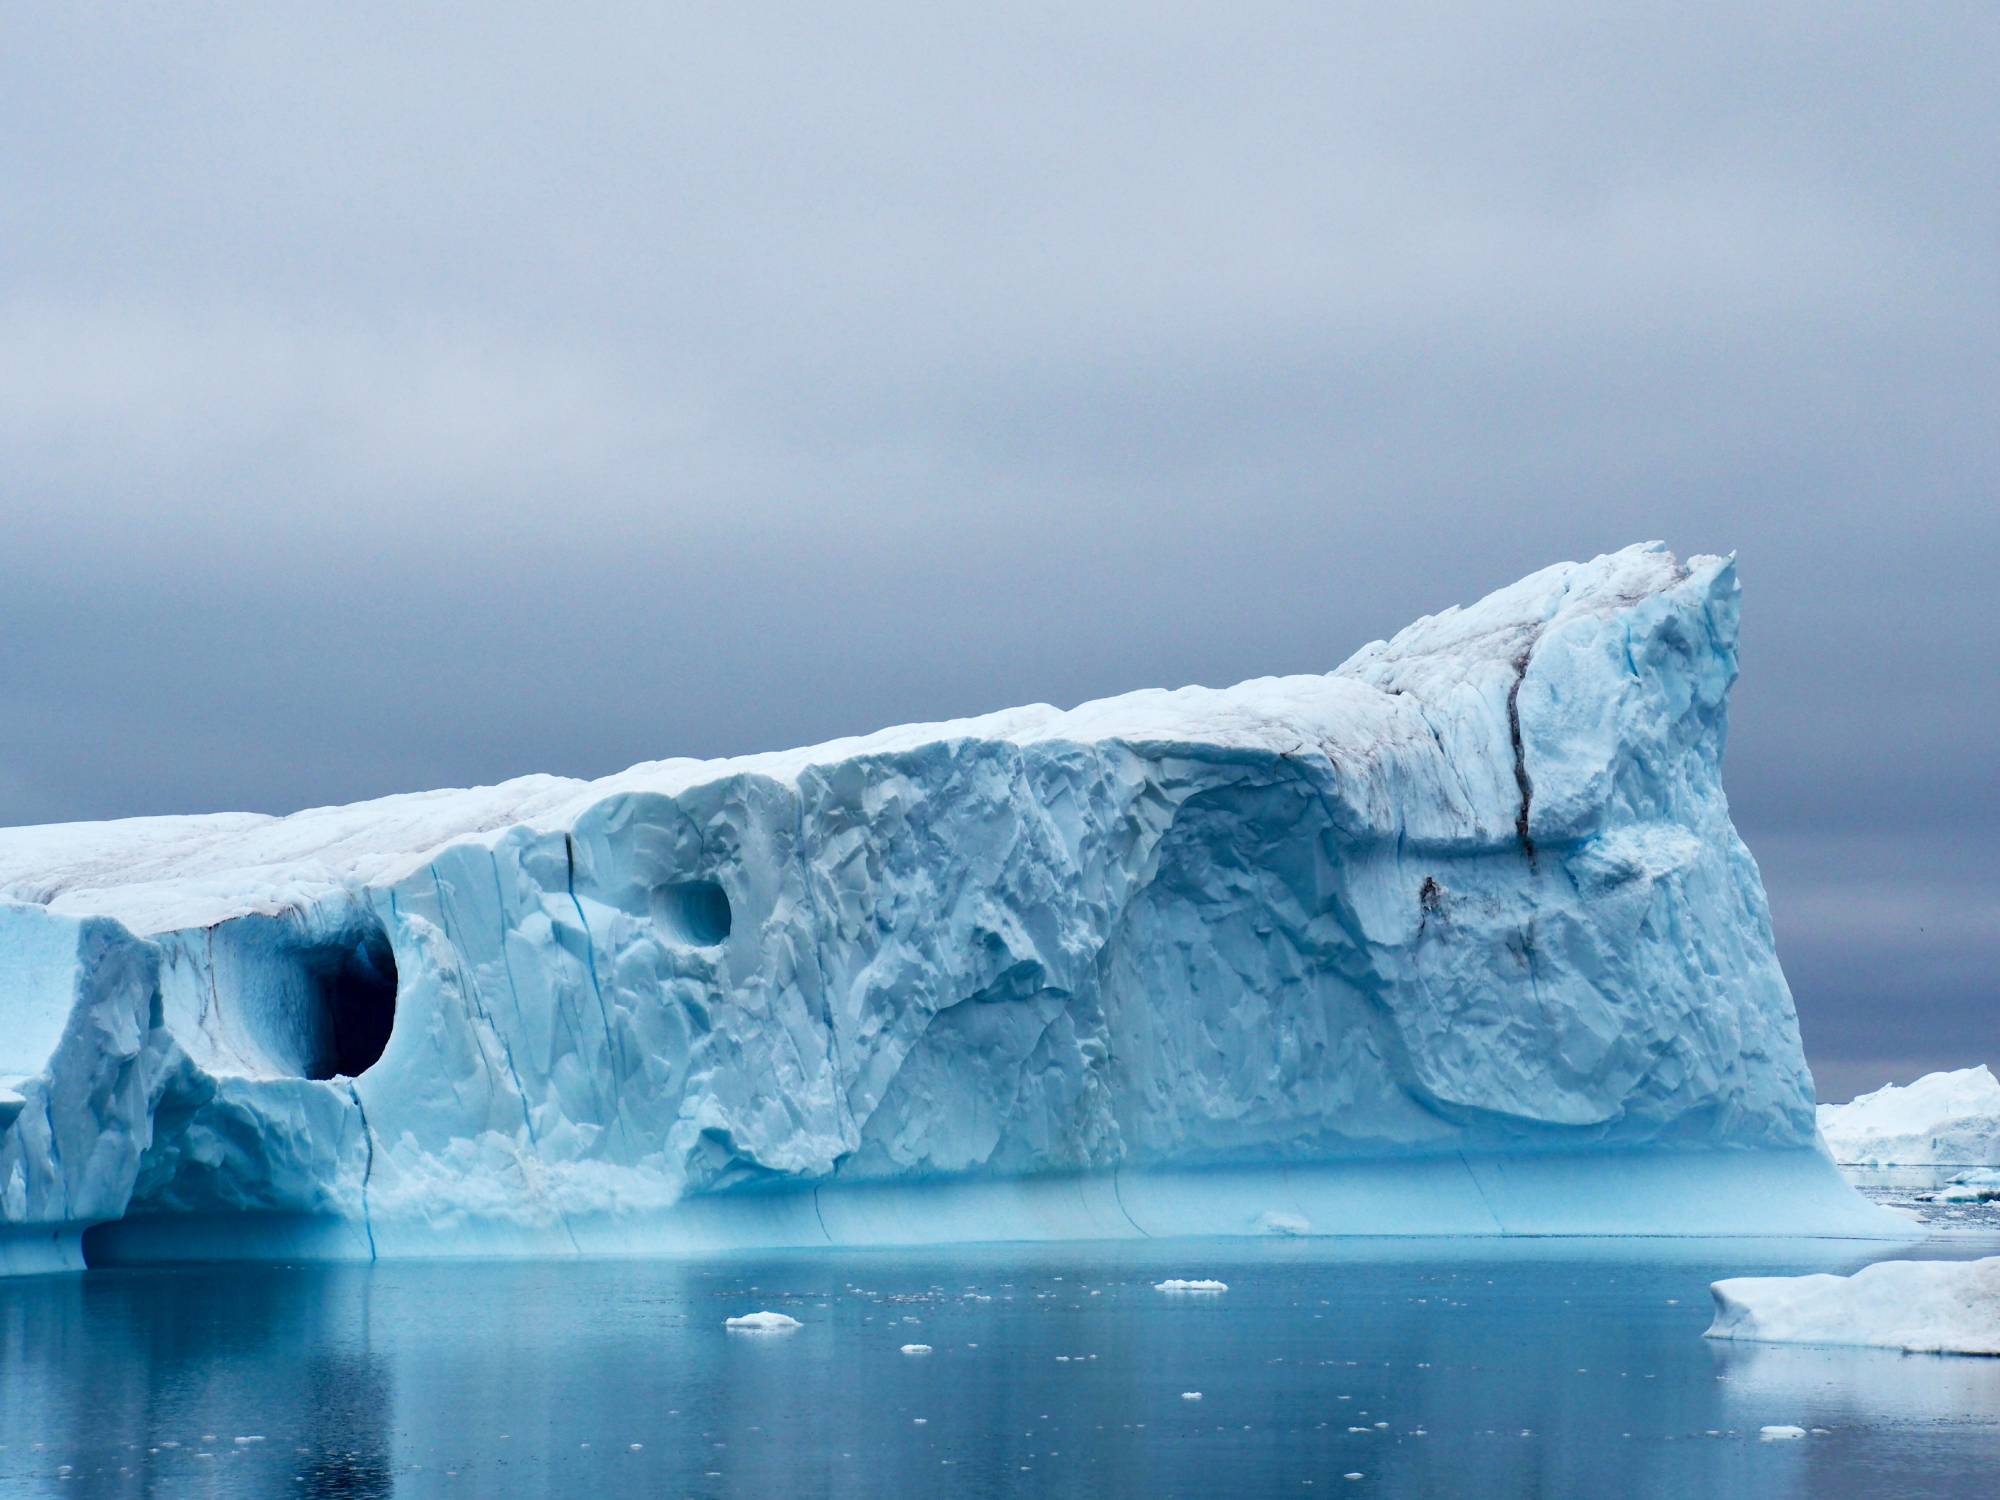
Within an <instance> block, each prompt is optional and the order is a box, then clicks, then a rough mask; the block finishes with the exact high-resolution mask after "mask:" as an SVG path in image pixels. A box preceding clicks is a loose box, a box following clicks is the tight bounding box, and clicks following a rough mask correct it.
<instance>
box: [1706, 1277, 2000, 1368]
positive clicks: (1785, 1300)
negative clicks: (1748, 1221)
mask: <svg viewBox="0 0 2000 1500" xmlns="http://www.w3.org/2000/svg"><path fill="white" fill-rule="evenodd" d="M1709 1290H1710V1291H1711V1292H1713V1293H1714V1294H1715V1321H1714V1322H1713V1323H1711V1324H1710V1325H1709V1327H1708V1337H1709V1338H1712V1339H1750V1340H1756V1341H1758V1342H1762V1343H1772V1344H1846V1345H1860V1346H1865V1347H1870V1348H1882V1349H1903V1350H1906V1351H1908V1352H1909V1353H1912V1354H2000V1256H1989V1257H1987V1258H1986V1259H1984V1260H1957V1261H1952V1260H1885V1261H1881V1262H1879V1263H1878V1264H1876V1265H1872V1266H1864V1267H1863V1268H1862V1269H1861V1270H1859V1271H1856V1272H1855V1273H1854V1274H1853V1275H1852V1276H1832V1275H1827V1274H1820V1275H1815V1276H1741V1277H1737V1278H1735V1279H1733V1280H1729V1281H1718V1282H1716V1283H1715V1284H1714V1285H1713V1286H1712V1287H1710V1288H1709Z"/></svg>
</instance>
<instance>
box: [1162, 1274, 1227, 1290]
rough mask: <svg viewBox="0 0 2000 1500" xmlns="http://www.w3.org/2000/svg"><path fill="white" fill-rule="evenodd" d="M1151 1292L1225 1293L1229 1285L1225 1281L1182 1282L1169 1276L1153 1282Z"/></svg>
mask: <svg viewBox="0 0 2000 1500" xmlns="http://www.w3.org/2000/svg"><path fill="white" fill-rule="evenodd" d="M1153 1290H1154V1291H1156V1292H1226V1291H1228V1290H1229V1283H1228V1282H1226V1281H1183V1280H1182V1279H1181V1278H1180V1277H1178V1276H1170V1277H1168V1278H1167V1279H1166V1280H1165V1281H1156V1282H1154V1283H1153Z"/></svg>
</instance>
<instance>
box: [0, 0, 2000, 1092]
mask: <svg viewBox="0 0 2000 1500" xmlns="http://www.w3.org/2000/svg"><path fill="white" fill-rule="evenodd" d="M11 29H12V32H13V35H12V39H11V45H10V47H9V48H8V49H7V55H6V57H5V58H4V59H0V125H4V127H5V129H6V132H7V138H8V139H9V140H10V141H12V142H14V143H15V146H14V149H12V150H10V151H9V152H7V153H5V155H4V157H0V214H4V223H3V224H0V509H4V511H5V520H6V523H7V524H6V527H5V531H6V540H5V542H4V544H0V631H4V637H5V639H6V640H7V641H8V642H9V645H10V647H11V648H12V649H10V650H9V651H8V652H7V653H6V654H5V656H4V658H3V659H0V660H4V666H0V820H5V821H9V822H26V821H44V820H54V819H66V818H82V817H105V816H121V815H127V814H133V813H143V812H160V811H177V810H195V809H210V808H219V807H253V808H264V809H271V810H280V809H285V808H289V807H294V806H299V805H304V804H309V803H316V802H326V801H334V800H346V799H350V798H354V797H361V796H367V795H372V794H377V793H381V792H386V791H391V790H397V789H404V788H408V787H414V786H423V785H433V784H450V783H467V782H476V781H486V780H492V779H496V778H499V777H502V776H505V775H508V774H512V773H515V772H519V771H523V770H529V769H550V770H563V771H568V772H572V773H575V774H594V773H600V772H604V771H608V770H611V769H614V768H616V767H618V766H622V765H624V764H627V763H629V762H632V761H635V760H639V759H644V758H649V757H653V756H657V755H661V754H668V753H690V754H707V753H720V752H725V751H734V750H744V749H753V748H760V747H768V746H772V745H778V744H788V743H798V742H804V741H810V740H814V739H819V738H824V737H826V736H829V735H832V734H836V733H843V732H849V731H857V730H863V729H867V728H870V727H873V726H875V725H877V724H880V723H887V722H893V721H897V720H903V719H912V718H937V717H942V716H946V715H950V714H956V713H961V712H969V711H976V710H980V709H985V708H992V707H997V706H1001V705H1004V704H1007V703H1011V702H1016V701H1024V700H1032V699H1049V700H1054V701H1060V702H1067V701H1073V700H1076V699H1080V698H1084V697H1088V696H1093V695H1096V694H1099V693H1105V692H1113V691H1118V690H1121V689H1124V688H1129V687H1134V686H1140V685H1146V684H1154V683H1168V684H1173V683H1180V682H1185V681H1191V680H1192V681H1209V682H1224V681H1231V680H1235V679H1238V678H1241V677H1245V676H1251V675H1257V674H1260V673H1264V672H1273V671H1310V670H1319V669H1324V668H1325V667H1327V666H1330V665H1332V664H1333V663H1334V662H1336V661H1338V660H1340V659H1341V658H1342V657H1344V656H1345V655H1346V654H1347V653H1348V651H1349V650H1351V649H1352V648H1353V647H1354V646H1355V645H1357V644H1359V643H1361V642H1363V641H1365V640H1367V639H1370V638H1372V637H1374V636H1378V635H1381V634H1384V633H1386V632H1388V631H1390V630H1393V629H1395V628H1396V627H1397V626H1399V625H1401V624H1402V623H1404V622H1405V621H1406V620H1408V619H1409V618H1411V617H1412V616H1414V615H1416V614H1418V613H1421V612H1424V611H1426V610H1430V609H1435V608H1437V607H1440V606H1442V605H1444V604H1447V603H1450V602H1454V601H1456V600H1461V599H1467V598H1471V597H1473V596H1476V595H1478V594H1480V593H1483V592H1484V591H1486V590H1487V589H1489V588H1491V587H1494V586H1496V585H1498V584H1500V583H1503V582H1506V581H1508V580H1510V579H1512V578H1514V577H1516V576H1518V575H1519V574H1521V573H1523V572H1526V571H1528V570H1529V569H1531V568H1534V567H1537V566H1540V565H1542V564H1544V563H1547V562H1550V561H1553V560H1556V559H1558V558H1563V557H1576V556H1584V555H1589V554H1592V553H1595V552H1599V551H1603V550H1605V549H1607V548H1610V547H1614V546H1618V545H1622V544H1624V543H1626V542H1629V541H1633V540H1639V539H1644V538H1647V537H1654V536H1657V537H1661V538H1664V539H1665V540H1667V541H1669V542H1670V543H1672V544H1673V545H1674V546H1676V547H1677V548H1679V549H1681V550H1683V551H1692V550H1710V551H1714V550H1728V549H1731V548H1734V549H1737V550H1739V551H1740V553H1741V555H1742V565H1743V574H1744V578H1745V583H1746V590H1747V596H1746V618H1745V651H1744V664H1745V679H1744V682H1743V683H1742V685H1741V687H1740V688H1739V696H1738V709H1737V716H1736V727H1735V735H1734V740H1733V743H1732V745H1731V751H1730V755H1731V759H1730V772H1729V779H1730V785H1731V789H1732V796H1733V798H1734V800H1735V803H1736V807H1737V812H1738V817H1739V821H1740V822H1741V824H1742V826H1743V827H1744V829H1745V832H1746V834H1747V836H1748V837H1749V838H1750V840H1751V843H1752V846H1753V848H1755V849H1757V850H1758V852H1759V854H1760V856H1761V857H1762V859H1763V863H1764V866H1765V872H1766V876H1767V879H1768V881H1769V883H1770V886H1771V890H1772V898H1773V904H1774V908H1775V911H1776V915H1777V920H1778V924H1779V936H1780V943H1781V951H1782V953H1783V954H1784V956H1785V959H1786V962H1787V967H1788V970H1789V972H1790V973H1791V974H1792V976H1793V980H1794V985H1795V988H1796V989H1797V991H1798V998H1799V1004H1800V1010H1801V1014H1802V1016H1803V1018H1804V1024H1805V1027H1806V1034H1807V1041H1808V1049H1809V1052H1810V1053H1811V1054H1812V1056H1813V1059H1814V1062H1815V1064H1816V1066H1817V1067H1818V1069H1819V1071H1820V1074H1821V1076H1822V1079H1823V1082H1824V1083H1825V1084H1826V1085H1827V1086H1828V1087H1829V1088H1830V1091H1831V1092H1836V1093H1837V1092H1843V1091H1846V1090H1847V1089H1850V1088H1851V1087H1854V1086H1866V1085H1868V1084H1871V1083H1873V1082H1879V1081H1881V1077H1878V1076H1877V1075H1881V1076H1882V1077H1886V1076H1887V1074H1886V1072H1885V1070H1889V1069H1894V1070H1901V1071H1905V1072H1907V1071H1908V1070H1910V1069H1912V1068H1921V1067H1928V1066H1935V1065H1943V1064H1948V1063H1959V1062H1970V1061H1973V1060H1977V1059H1982V1058H1983V1059H1985V1060H1990V1061H2000V1058H1996V1057H1994V1055H1993V1054H1994V1035H1995V1034H1994V1030H1993V1026H1992V1021H1991V1016H1992V1009H1991V986H1990V979H1989V976H1990V975H1991V974H1992V973H1993V972H1994V968H1995V960H1996V959H2000V932H1996V930H1995V929H1996V919H1995V917H1994V913H1995V912H1996V911H2000V900H1997V899H1996V898H2000V860H1996V856H1995V854H1994V853H1993V852H1992V851H1993V850H1994V849H1995V848H1996V847H2000V812H1996V809H1995V805H1994V804H1995V799H1994V797H1993V793H1992V790H1991V788H1992V784H1993V776H1992V772H1991V769H1990V761H1991V739H1992V729H1993V725H1994V723H1995V722H1996V710H2000V701H1996V700H1997V699H2000V689H1996V687H1995V681H1996V678H1995V674H1994V672H1993V670H1992V662H1993V660H1994V656H1995V648H1996V645H2000V639H1996V637H2000V612H1996V607H1995V604H1994V601H1993V597H1992V592H1991V589H1992V585H1991V578H1992V576H1993V572H1994V565H1995V562H1996V560H2000V504H1996V503H1995V499H1996V497H1995V495H1994V478H1993V476H1994V474H1995V473H1996V472H2000V465H1996V459H2000V439H1997V438H1996V432H2000V423H1996V422H1995V421H1994V419H1993V394H1992V393H1993V391H1994V389H1995V388H1996V376H2000V257H1996V256H1995V255H1994V253H1993V247H1994V245H1995V244H1996V243H2000V191H1996V190H1995V187H1996V184H1995V182H1994V174H1993V170H1992V166H1991V151H1990V148H1989V146H1988V144H1987V143H1989V142H1990V141H1992V140H1993V139H1994V138H1995V135H1996V131H2000V104H1996V102H1995V96H1994V93H1993V91H1992V89H1991V87H1990V80H1991V76H1992V71H1991V70H1992V64H1993V62H1994V60H1995V57H1996V54H2000V22H1996V20H1995V18H1994V15H1993V13H1992V12H1991V10H1990V9H1988V8H1985V7H1980V6H1972V5H1967V6H1961V7H1952V6H1936V7H1930V8H1927V9H1925V10H1924V11H1923V12H1922V13H1921V14H1918V15H1912V14H1911V13H1910V12H1909V11H1907V10H1906V9H1897V8H1886V7H1885V8H1882V9H1879V10H1869V9H1858V10H1857V9H1853V8H1848V9H1845V10H1842V11H1840V12H1838V13H1829V12H1827V11H1825V9H1824V8H1823V7H1819V6H1814V5H1806V4H1798V5H1776V6H1766V7H1759V8H1758V9H1757V10H1756V12H1755V13H1754V14H1738V13H1736V12H1735V11H1732V10H1718V11H1714V12H1703V13H1702V15H1701V17H1700V21H1699V24H1696V23H1695V22H1694V21H1693V20H1691V19H1690V18H1689V16H1688V14H1687V13H1686V12H1685V11H1683V10H1682V9H1680V8H1658V9H1651V8H1647V7H1632V8H1625V9H1622V10H1621V11H1619V12H1618V13H1617V14H1616V15H1615V16H1611V17H1606V16H1601V15H1600V16H1592V15H1589V14H1587V13H1585V12H1583V11H1580V10H1571V9H1568V8H1564V7H1556V8H1551V9H1546V10H1534V9H1532V8H1530V9H1528V10H1526V11H1521V12H1519V13H1516V14H1513V15H1509V16H1506V17H1502V16H1499V15H1498V14H1497V13H1489V12H1487V11H1486V10H1485V9H1484V8H1476V7H1467V8H1463V9H1456V8H1439V9H1428V10H1427V9H1409V8H1396V9H1395V10H1394V11H1393V12H1390V11H1384V12H1383V13H1382V14H1381V15H1380V16H1371V15H1361V14H1354V13H1349V12H1345V11H1342V10H1340V9H1338V8H1318V7H1305V6H1298V7H1290V6H1288V7H1269V8H1259V7H1251V8H1249V9H1245V8H1242V7H1237V8H1234V9H1232V10H1231V11H1230V12H1229V13H1228V14H1227V15H1225V14H1223V13H1222V12H1220V11H1191V12H1188V13H1186V14H1177V15H1169V16H1162V15H1161V14H1159V13H1158V8H1155V7H1134V8H1132V9H1131V10H1130V11H1122V12H1121V11H1120V10H1119V9H1117V8H1115V7H1094V8H1091V9H1090V10H1089V12H1088V14H1087V15H1072V14H1063V13H1055V12H1051V13H1047V14H1038V13H1029V12H1015V13H1008V14H1004V15H995V14H992V13H986V12H981V11H977V10H973V9H958V8H952V7H941V8H930V9H926V10H923V11H921V12H917V13H912V12H909V11H904V12H900V13H899V12H891V11H886V10H885V11H879V12H869V11H866V10H862V11H858V12H857V11H855V10H854V9H852V8H843V9H842V11H841V12H840V13H838V14H836V13H832V12H828V13H823V14H822V13H804V12H799V11H795V10H787V11H781V12H773V13H769V14H753V13H729V14H724V13H721V12H717V13H713V14H709V15H706V16H687V15H676V16H668V15H666V14H664V13H660V12H656V11H653V10H651V9H647V8H638V7H631V8H625V7H587V8H583V9H582V11H581V13H579V10H578V8H574V7H572V8H569V9H567V10H564V11H562V12H556V11H550V10H548V9H547V8H534V7H519V8H514V7H488V8H482V9H481V11H480V12H479V14H478V16H477V17H476V18H474V17H471V16H470V15H459V16H451V17H446V16H442V15H440V16H435V17H429V18H413V17H412V16H411V15H410V14H409V13H408V12H407V9H406V8H397V7H386V6H380V7H378V6H367V5H364V6H357V7H347V8H343V9H342V10H341V11H340V12H339V13H338V14H329V15H324V16H317V17H306V16H301V15H293V14H289V13H279V12H273V13H271V14H268V15H261V16H257V15H250V16H246V15H242V14H237V13H236V12H235V11H233V10H230V9H227V8H222V7H214V8H204V7H200V6H191V7H176V8H172V9H166V8H149V9H146V10H144V11H141V12H138V13H134V14H126V15H121V16H120V17H118V18H117V20H116V24H113V21H112V18H111V17H110V16H109V15H108V14H94V15H78V14H74V13H72V14H59V13H57V12H56V11H53V10H50V11H45V12H40V13H37V14H35V15H32V16H28V17H25V18H21V19H19V20H17V22H16V23H15V24H14V26H13V27H12V28H11Z"/></svg>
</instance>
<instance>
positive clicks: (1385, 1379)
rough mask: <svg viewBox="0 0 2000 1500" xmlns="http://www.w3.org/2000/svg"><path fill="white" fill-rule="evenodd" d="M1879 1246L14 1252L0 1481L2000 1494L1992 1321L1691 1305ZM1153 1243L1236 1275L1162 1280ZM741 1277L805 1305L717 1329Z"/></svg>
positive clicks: (365, 1489) (1173, 1260) (1965, 1247)
mask: <svg viewBox="0 0 2000 1500" xmlns="http://www.w3.org/2000/svg"><path fill="white" fill-rule="evenodd" d="M1995 1249H1996V1246H1995V1244H1994V1243H1993V1242H1992V1241H1990V1240H1987V1241H1978V1240H1971V1239H1966V1240H1961V1241H1956V1242H1953V1243H1950V1244H1946V1245H1942V1246H1939V1245H1935V1244H1934V1245H1933V1246H1932V1247H1931V1248H1930V1250H1929V1251H1928V1252H1926V1253H1931V1254H1937V1253H1944V1254H1965V1255H1971V1254H1981V1253H1993V1252H1994V1251H1995ZM1883 1253H1884V1252H1883V1251H1882V1250H1881V1249H1880V1248H1879V1247H1878V1248H1874V1249H1868V1248H1864V1247H1857V1246H1854V1245H1846V1246H1841V1245H1828V1244H1824V1243H1820V1244H1813V1243H1802V1244H1799V1243H1771V1242H1753V1243H1744V1242H1735V1243H1700V1244H1691V1243H1686V1242H1669V1241H1659V1242H1652V1243H1650V1244H1648V1243H1643V1242H1641V1243H1636V1244H1635V1243H1632V1242H1627V1243H1625V1244H1622V1245H1611V1244H1606V1243H1603V1242H1560V1241H1547V1242H1535V1243H1526V1244H1522V1243H1515V1244H1506V1245H1495V1244H1482V1243H1476V1242H1459V1243H1455V1244H1454V1243H1445V1244H1440V1243H1436V1242H1429V1243H1425V1242H1401V1243H1398V1244H1376V1245H1356V1244H1352V1243H1348V1244H1340V1243H1330V1242H1324V1241H1318V1242H1309V1241H1293V1242H1270V1241H1253V1242H1245V1241H1226V1240H1217V1241H1207V1242H1201V1241H1196V1242H1185V1241H1184V1242H1178V1243H1165V1242H1155V1243H1151V1244H1138V1245H1126V1244H1116V1245H1054V1246H1037V1247H1018V1246H1006V1247H990V1248H973V1249H953V1250H949V1251H943V1250H925V1251H876V1252H815V1253H811V1254H770V1255H757V1256H737V1257H731V1258H727V1259H718V1260H713V1261H705V1262H615V1261H614V1262H586V1263H578V1264H562V1263H538V1264H463V1263H460V1264H444V1263H439V1264H407V1263H406V1264H393V1265H383V1266H379V1267H375V1268H372V1269H371V1268H365V1267H326V1266H299V1267H282V1266H274V1267H254V1268H244V1267H191V1268H178V1269H163V1270H144V1271H136V1270H104V1271H92V1272H89V1273H87V1274H85V1275H82V1276H75V1277H44V1278H34V1279H29V1280H16V1281H11V1282H4V1283H0V1444H4V1445H5V1446H4V1448H3V1449H0V1492H3V1493H6V1494H51V1495H68V1496H80V1495H107V1496H108V1495H162V1496H167V1495H246V1496H250V1495H255V1496H266V1495H309V1496H389V1495H396V1496H411V1495H463V1496H485V1495H498V1494H508V1495H551V1496H557V1495H561V1496H570V1495H586V1496H615V1495H628V1494H629V1495H649V1496H651V1495H660V1496H680V1495H691V1496H759V1497H761V1496H787V1497H790V1496H818V1495H833V1496H855V1497H861V1496H868V1497H877V1496H906V1495H909V1496H925V1495H957V1496H987V1495H1012V1494H1037V1495H1076V1496H1093V1497H1097V1496H1126V1495H1131V1496H1146V1497H1148V1500H1157V1497H1166V1496H1183V1495H1184V1496H1212V1495H1232V1496H1233V1495H1305V1494H1324V1493H1327V1492H1333V1493H1336V1494H1340V1495H1368V1494H1377V1495H1473V1496H1483V1497H1497V1496H1517V1495H1518V1496H1533V1495H1562V1496H1617V1495H1674V1496H1736V1495H1749V1496H1755V1497H1757V1500H1782V1497H1787V1496H1801V1497H1805V1496H1813V1497H1829V1496H1844V1495H1855V1496H1861V1495H1866V1496H1871V1497H1873V1496H1888V1495H1975V1494H1991V1493H1993V1492H1994V1487H1995V1484H1996V1480H1995V1477H1994V1476H1995V1466H1996V1462H2000V1360H1970V1359H1947V1358H1938V1357H1927V1356H1904V1355H1898V1354H1892V1353H1880V1352H1869V1351H1862V1350H1838V1349H1793V1348H1770V1347H1766V1348H1757V1347H1754V1346H1731V1345H1724V1344H1716V1343H1711V1342H1709V1341H1706V1340H1704V1339H1703V1338H1702V1337H1701V1333H1702V1330H1703V1328H1705V1327H1706V1326H1707V1324H1708V1320H1709V1297H1708V1291H1707V1287H1708V1283H1709V1281H1710V1280H1712V1279H1714V1278H1715V1277H1718V1276H1722V1275H1733V1274H1744V1273H1763V1272H1778V1271H1800V1270H1815V1269H1838V1270H1848V1269H1852V1268H1854V1267H1855V1266H1858V1265H1859V1264H1861V1263H1863V1261H1864V1260H1866V1259H1869V1258H1879V1257H1880V1256H1881V1255H1882V1254H1883ZM1170 1275H1178V1276H1214V1277H1219V1278H1221V1279H1222V1280H1224V1281H1227V1282H1228V1283H1229V1286H1230V1290H1229V1291H1228V1293H1227V1294H1226V1295H1222V1296H1209V1297H1187V1296H1178V1297H1177V1296H1168V1295H1163V1294H1161V1293H1159V1292H1156V1291H1155V1290H1153V1283H1154V1282H1155V1281H1158V1280H1160V1279H1162V1278H1164V1277H1166V1276H1170ZM761 1308H769V1309H773V1310H777V1311H782V1312H787V1313H790V1314H791V1315H792V1316H794V1317H796V1318H798V1319H799V1320H800V1321H801V1322H803V1323H804V1325H805V1326H804V1327H803V1328H801V1329H799V1330H798V1331H796V1332H793V1333H788V1334H778V1335H771V1334H764V1335H754V1334H751V1335H746V1334H740V1333H731V1332H728V1331H726V1330H725V1329H724V1327H723V1319H724V1318H725V1317H727V1316H729V1315H731V1314H734V1313H743V1312H749V1311H752V1310H756V1309H761ZM908 1343H922V1344H928V1345H930V1346H931V1349H932V1352H931V1353H930V1354H928V1355H907V1354H904V1353H902V1352H900V1349H901V1346H902V1345H904V1344H908ZM1192 1391H1199V1392H1200V1393H1201V1399H1200V1400H1198V1401H1195V1400H1189V1399H1186V1398H1185V1396H1184V1394H1183V1393H1185V1392H1192ZM1766 1423H1796V1424H1799V1425H1801V1426H1805V1427H1819V1428H1825V1429H1826V1431H1825V1432H1824V1433H1823V1434H1821V1435H1817V1436H1813V1437H1810V1438H1808V1439H1805V1440H1803V1441H1795V1442H1767V1441H1760V1440H1759V1438H1758V1434H1757V1429H1758V1428H1759V1427H1760V1426H1762V1425H1764V1424H1766ZM1355 1475H1358V1476H1360V1477H1358V1478H1355V1477H1351V1476H1355Z"/></svg>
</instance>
